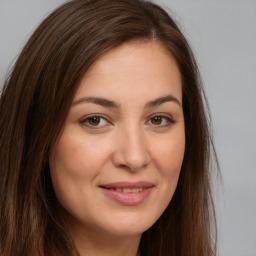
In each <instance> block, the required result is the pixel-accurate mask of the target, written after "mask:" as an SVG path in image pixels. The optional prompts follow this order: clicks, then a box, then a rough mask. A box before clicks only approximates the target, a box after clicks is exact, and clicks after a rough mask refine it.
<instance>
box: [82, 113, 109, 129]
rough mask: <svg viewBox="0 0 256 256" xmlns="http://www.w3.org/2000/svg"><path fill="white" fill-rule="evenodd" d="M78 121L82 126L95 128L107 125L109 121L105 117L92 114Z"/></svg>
mask: <svg viewBox="0 0 256 256" xmlns="http://www.w3.org/2000/svg"><path fill="white" fill-rule="evenodd" d="M80 123H81V124H82V125H84V126H87V127H90V128H93V129H95V128H101V127H104V126H106V125H108V124H109V121H108V120H107V119H106V118H105V117H102V116H97V115H94V116H88V117H85V118H83V119H82V120H81V121H80Z"/></svg>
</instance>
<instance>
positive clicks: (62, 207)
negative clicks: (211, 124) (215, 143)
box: [0, 0, 216, 256]
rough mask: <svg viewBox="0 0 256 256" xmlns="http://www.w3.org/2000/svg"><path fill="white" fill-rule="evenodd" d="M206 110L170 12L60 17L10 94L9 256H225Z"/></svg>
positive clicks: (132, 9)
mask: <svg viewBox="0 0 256 256" xmlns="http://www.w3.org/2000/svg"><path fill="white" fill-rule="evenodd" d="M202 97H203V91H202V88H201V87H200V81H199V75H198V70H197V66H196V63H195V60H194V57H193V54H192V52H191V50H190V48H189V45H188V43H187V41H186V39H185V38H184V36H183V35H182V33H181V32H180V30H179V29H178V27H177V25H176V24H175V23H174V21H173V20H172V19H171V18H170V17H169V16H168V14H167V13H166V12H165V11H164V10H162V9H161V8H160V7H159V6H157V5H155V4H153V3H150V2H148V1H138V0H122V1H120V0H97V1H95V0H74V1H70V2H68V3H66V4H64V5H63V6H61V7H59V8H58V9H57V10H55V11H54V12H53V13H52V14H51V15H49V17H48V18H46V19H45V20H44V21H43V22H42V24H41V25H40V26H39V27H38V29H37V30H36V31H35V32H34V34H33V35H32V36H31V38H30V39H29V41H28V43H27V44H26V46H25V47H24V49H23V51H22V52H21V54H20V56H19V58H18V60H17V62H16V64H15V66H14V68H13V71H12V74H11V75H10V77H9V79H8V80H7V81H6V83H5V85H4V88H3V91H2V96H1V101H0V113H1V120H0V136H1V140H0V142H1V153H0V154H1V155H0V161H1V167H0V171H1V173H0V175H1V180H0V183H1V185H0V189H1V191H0V194H1V197H0V200H1V201H0V202H1V204H0V207H1V208H0V214H1V216H0V223H1V224H0V232H1V233H0V252H1V255H3V256H7V255H8V256H10V255H11V256H12V255H13V256H14V255H15V256H16V255H26V256H27V255H28V256H30V255H31V256H32V255H33V256H34V255H42V256H43V255H81V256H83V255H129V256H131V255H147V256H148V255H162V256H166V255H184V256H185V255H192V256H198V255H200V256H209V255H215V251H216V249H215V243H214V242H215V241H214V240H212V234H213V233H212V232H213V231H214V230H212V228H211V226H212V224H213V225H215V218H214V208H213V202H212V195H211V189H210V176H209V171H210V170H209V161H210V157H209V155H210V146H211V143H210V136H209V131H208V124H207V118H206V114H205V108H204V104H203V99H202ZM211 218H212V219H213V221H212V219H211ZM211 222H212V223H211Z"/></svg>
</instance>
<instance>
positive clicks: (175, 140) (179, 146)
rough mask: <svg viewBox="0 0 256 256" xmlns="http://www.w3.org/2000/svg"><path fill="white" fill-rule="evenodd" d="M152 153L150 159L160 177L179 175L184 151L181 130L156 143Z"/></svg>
mask: <svg viewBox="0 0 256 256" xmlns="http://www.w3.org/2000/svg"><path fill="white" fill-rule="evenodd" d="M156 145H157V146H155V147H154V149H153V150H152V151H151V152H152V158H154V162H155V164H156V165H157V168H158V170H159V171H160V172H161V175H164V176H170V178H172V176H173V175H174V176H175V175H179V172H180V169H181V165H182V162H183V157H184V151H185V135H184V132H183V130H180V131H179V132H177V133H173V134H170V136H168V137H166V138H164V139H162V140H160V141H158V143H157V144H156Z"/></svg>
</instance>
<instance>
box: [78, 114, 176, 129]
mask: <svg viewBox="0 0 256 256" xmlns="http://www.w3.org/2000/svg"><path fill="white" fill-rule="evenodd" d="M93 118H96V119H95V121H98V122H99V123H96V125H95V126H94V125H92V124H90V123H89V122H90V121H92V119H93ZM154 118H160V121H161V123H162V122H163V120H165V122H166V123H167V124H164V125H162V124H159V125H155V124H153V123H152V120H153V119H154ZM102 120H104V121H105V122H106V123H108V124H107V125H111V124H112V123H111V122H110V121H109V120H108V118H106V117H104V116H101V115H91V116H86V117H84V118H82V119H81V120H80V124H81V125H83V126H86V127H88V128H90V129H100V128H102V127H104V126H105V125H101V126H99V125H98V124H100V122H102ZM150 121H151V123H152V125H153V126H154V127H156V128H164V127H168V126H171V125H172V124H175V120H174V119H173V118H171V117H170V116H168V115H164V114H154V115H152V116H150V118H149V119H148V121H147V122H146V123H148V122H150Z"/></svg>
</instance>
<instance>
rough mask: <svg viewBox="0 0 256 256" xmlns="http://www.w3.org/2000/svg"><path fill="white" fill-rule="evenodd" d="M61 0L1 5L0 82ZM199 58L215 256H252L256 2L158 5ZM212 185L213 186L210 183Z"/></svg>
mask: <svg viewBox="0 0 256 256" xmlns="http://www.w3.org/2000/svg"><path fill="white" fill-rule="evenodd" d="M64 2H65V1H64V0H0V84H1V86H2V84H3V80H4V76H5V75H6V73H7V71H8V67H10V65H11V64H10V63H13V60H14V59H15V57H16V56H17V54H18V53H19V51H20V50H21V49H22V46H23V45H24V43H25V42H26V40H27V39H28V37H29V35H30V34H31V32H32V31H33V30H34V29H35V28H36V26H37V25H38V24H39V22H40V21H41V20H42V19H43V18H44V17H46V15H47V14H48V13H49V12H50V11H51V10H52V9H53V8H55V7H56V6H57V5H59V4H61V3H64ZM155 2H156V3H160V4H162V5H163V6H164V7H165V8H167V9H169V11H170V12H171V13H173V15H174V18H175V19H176V20H177V21H178V22H179V24H180V25H181V28H182V30H183V31H184V33H185V34H186V36H187V38H188V40H189V41H190V43H191V45H192V48H193V49H194V52H195V54H196V58H197V60H198V63H199V67H200V70H201V73H202V77H203V81H204V84H205V89H206V94H207V96H208V100H209V103H210V107H211V112H212V118H213V124H214V126H213V130H214V139H215V145H216V149H217V153H218V157H219V161H220V165H221V171H222V179H223V185H220V186H215V187H216V204H217V205H216V206H217V216H218V226H219V232H218V233H219V255H220V256H256V167H255V166H256V164H255V161H256V149H255V147H256V135H255V134H256V115H255V113H256V99H255V98H256V82H255V81H256V78H255V74H256V0H240V1H239V0H237V1H236V0H222V1H221V0H216V1H214V0H165V1H164V0H162V1H160V0H159V1H155ZM215 184H216V182H215Z"/></svg>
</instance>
